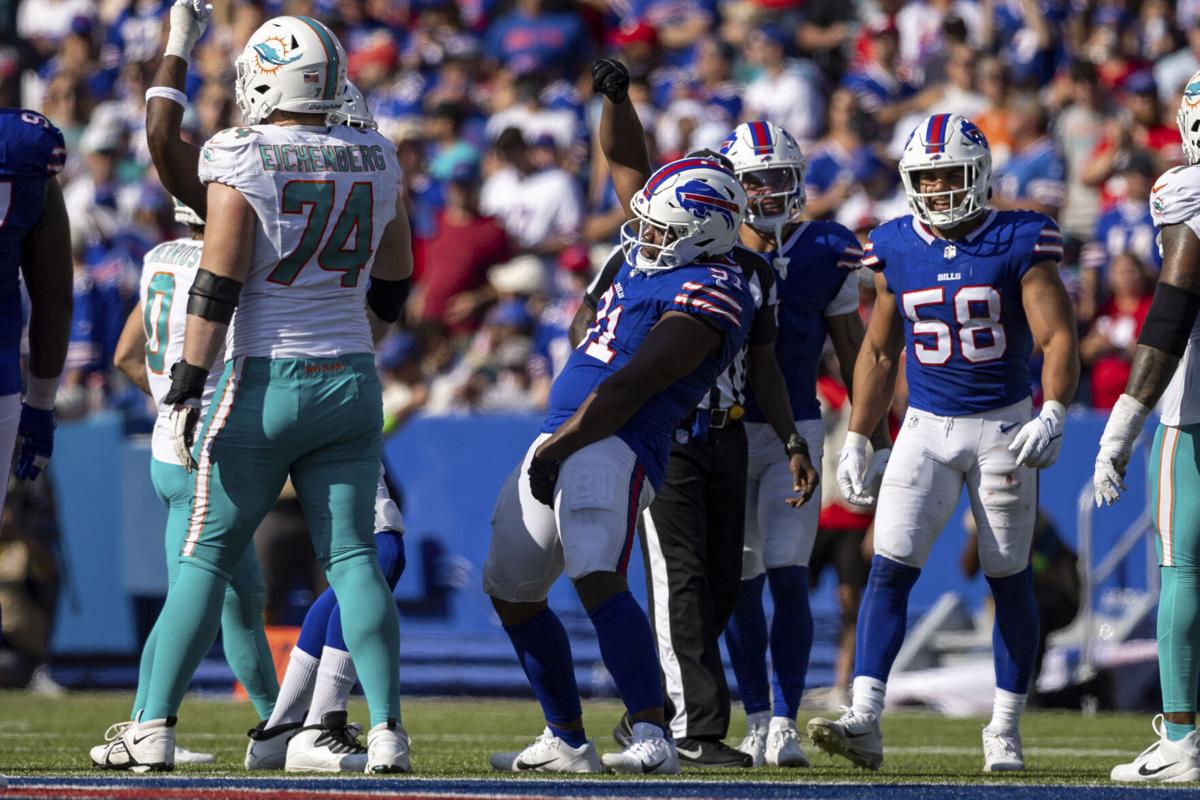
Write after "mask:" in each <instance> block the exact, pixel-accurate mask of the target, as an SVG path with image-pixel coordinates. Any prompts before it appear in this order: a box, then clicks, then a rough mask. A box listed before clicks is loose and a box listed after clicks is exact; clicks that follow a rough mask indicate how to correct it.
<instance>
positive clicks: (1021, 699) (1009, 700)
mask: <svg viewBox="0 0 1200 800" xmlns="http://www.w3.org/2000/svg"><path fill="white" fill-rule="evenodd" d="M1025 698H1026V695H1023V694H1014V693H1013V692H1007V691H1005V690H1004V689H996V694H995V695H994V696H993V699H992V721H991V722H989V723H988V727H989V728H991V729H992V730H994V731H1015V730H1016V729H1017V725H1018V724H1020V722H1021V712H1022V711H1024V710H1025Z"/></svg>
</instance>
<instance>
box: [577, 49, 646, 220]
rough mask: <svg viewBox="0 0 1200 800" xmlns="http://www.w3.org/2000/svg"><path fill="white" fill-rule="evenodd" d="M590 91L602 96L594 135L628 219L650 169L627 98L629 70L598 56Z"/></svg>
mask: <svg viewBox="0 0 1200 800" xmlns="http://www.w3.org/2000/svg"><path fill="white" fill-rule="evenodd" d="M592 91H594V92H596V94H602V95H604V106H603V109H602V110H601V112H600V130H599V133H598V136H597V138H598V139H599V142H600V152H602V153H603V154H604V158H605V160H606V161H608V169H609V172H610V174H611V175H612V180H613V187H614V188H615V189H616V191H617V198H618V199H619V200H620V201H621V209H622V210H623V211H624V212H625V218H626V219H629V217H631V216H633V213H632V212H631V211H630V208H629V203H630V201H631V200H632V199H633V195H634V194H635V193H637V192H638V191H639V190H641V188H642V187H643V186H645V185H646V181H647V180H648V179H649V178H650V174H651V172H653V170H652V169H651V168H650V154H649V153H647V152H646V132H645V131H644V130H643V129H642V121H641V120H640V119H638V115H637V109H635V108H634V107H633V103H632V102H631V101H630V100H629V70H628V69H627V68H626V67H625V65H624V64H622V63H621V62H620V61H617V60H616V59H612V58H602V59H600V60H599V61H597V62H596V63H595V64H593V65H592Z"/></svg>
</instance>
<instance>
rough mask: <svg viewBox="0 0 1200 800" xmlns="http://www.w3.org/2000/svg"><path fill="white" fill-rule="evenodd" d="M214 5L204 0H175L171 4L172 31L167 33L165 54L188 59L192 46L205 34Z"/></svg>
mask: <svg viewBox="0 0 1200 800" xmlns="http://www.w3.org/2000/svg"><path fill="white" fill-rule="evenodd" d="M212 12H213V7H212V5H210V4H209V3H206V2H205V1H204V0H175V5H173V6H171V15H170V16H171V32H170V33H169V34H168V35H167V46H166V49H164V50H163V55H164V56H178V57H179V58H182V59H183V60H184V61H187V60H188V59H189V58H190V57H191V55H192V48H193V47H195V46H196V42H197V41H198V40H199V39H200V37H201V36H203V35H204V31H205V29H206V28H208V21H209V20H210V19H212Z"/></svg>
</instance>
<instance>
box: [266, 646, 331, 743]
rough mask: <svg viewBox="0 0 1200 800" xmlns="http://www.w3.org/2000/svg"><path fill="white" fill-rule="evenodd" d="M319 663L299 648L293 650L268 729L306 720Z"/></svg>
mask: <svg viewBox="0 0 1200 800" xmlns="http://www.w3.org/2000/svg"><path fill="white" fill-rule="evenodd" d="M319 663H320V662H319V661H318V660H317V659H316V658H314V657H313V656H311V655H309V654H308V653H306V652H304V651H303V650H301V649H300V648H299V647H293V648H292V655H291V657H290V658H289V659H288V665H287V671H286V672H284V673H283V683H281V684H280V686H279V699H277V700H276V701H275V710H274V711H272V712H271V718H270V719H269V720H267V727H268V728H274V727H275V726H276V725H283V724H284V723H287V722H300V721H301V720H303V719H304V712H305V710H307V709H308V703H309V701H310V700H312V693H313V683H314V678H316V675H317V664H319Z"/></svg>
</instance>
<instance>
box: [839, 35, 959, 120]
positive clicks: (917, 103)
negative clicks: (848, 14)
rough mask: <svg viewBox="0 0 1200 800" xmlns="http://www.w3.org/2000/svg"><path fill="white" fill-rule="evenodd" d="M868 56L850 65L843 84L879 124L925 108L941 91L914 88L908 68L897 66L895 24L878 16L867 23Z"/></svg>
mask: <svg viewBox="0 0 1200 800" xmlns="http://www.w3.org/2000/svg"><path fill="white" fill-rule="evenodd" d="M866 31H867V34H868V35H869V36H870V37H871V39H870V53H871V54H870V56H869V58H868V59H866V60H865V62H864V63H862V64H861V65H860V66H858V67H855V68H852V69H851V70H850V71H849V72H848V73H847V74H846V77H845V78H844V79H843V80H842V85H843V86H845V87H846V88H847V89H849V90H850V91H851V92H853V93H854V98H855V99H856V100H857V101H858V106H859V108H861V109H862V110H863V111H865V112H867V113H868V114H870V115H871V116H873V117H874V118H875V121H876V122H878V123H879V124H880V125H884V126H891V125H894V124H895V123H896V121H897V120H899V119H901V118H903V117H906V116H908V115H910V114H914V113H918V112H920V111H922V110H923V109H925V108H928V107H929V106H930V105H931V104H932V103H933V102H935V101H936V100H937V99H938V98H939V97H940V96H941V94H942V91H941V88H940V87H931V88H930V89H926V90H925V91H920V92H919V91H917V87H916V86H915V85H914V84H913V83H912V82H911V81H909V80H907V75H908V70H907V69H904V68H902V67H901V66H900V63H899V58H900V34H899V32H898V31H897V29H896V23H895V22H894V21H893V20H892V19H890V18H888V17H880V18H879V19H877V20H876V21H875V22H872V23H870V24H869V25H867V26H866Z"/></svg>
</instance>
